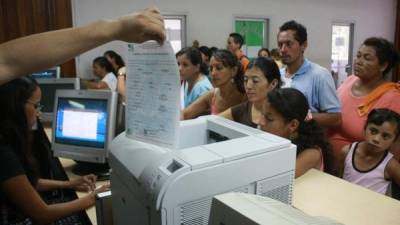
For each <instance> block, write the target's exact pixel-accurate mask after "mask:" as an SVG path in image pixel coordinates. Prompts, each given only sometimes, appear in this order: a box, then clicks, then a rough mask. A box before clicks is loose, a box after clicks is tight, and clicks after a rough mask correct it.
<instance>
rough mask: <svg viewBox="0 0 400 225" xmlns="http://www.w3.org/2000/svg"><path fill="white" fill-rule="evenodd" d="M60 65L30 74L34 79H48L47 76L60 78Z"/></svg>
mask: <svg viewBox="0 0 400 225" xmlns="http://www.w3.org/2000/svg"><path fill="white" fill-rule="evenodd" d="M60 73H61V72H60V67H59V66H56V67H53V68H50V69H47V70H42V71H37V72H34V73H32V74H31V76H32V77H33V78H35V79H48V78H56V79H58V78H60Z"/></svg>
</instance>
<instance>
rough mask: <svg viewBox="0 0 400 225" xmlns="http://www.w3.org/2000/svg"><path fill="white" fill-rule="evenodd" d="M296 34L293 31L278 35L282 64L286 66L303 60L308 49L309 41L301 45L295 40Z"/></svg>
mask: <svg viewBox="0 0 400 225" xmlns="http://www.w3.org/2000/svg"><path fill="white" fill-rule="evenodd" d="M295 32H296V31H293V30H285V31H282V32H280V33H279V34H278V48H279V51H280V53H281V56H282V62H283V63H284V64H286V65H291V64H293V63H295V62H297V61H298V60H301V58H302V56H303V54H304V51H305V49H306V48H307V41H306V42H304V43H303V44H300V43H299V42H298V41H297V40H296V39H295Z"/></svg>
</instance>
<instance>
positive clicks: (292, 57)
mask: <svg viewBox="0 0 400 225" xmlns="http://www.w3.org/2000/svg"><path fill="white" fill-rule="evenodd" d="M113 40H122V41H128V42H137V43H140V42H144V41H146V40H156V41H158V42H159V43H160V44H162V43H163V42H164V40H165V31H164V24H163V18H162V16H161V15H160V13H159V11H158V10H157V9H154V8H151V9H146V10H144V11H141V12H139V13H137V14H131V15H127V16H123V17H120V18H117V19H114V20H107V21H98V22H95V23H92V24H89V25H87V26H83V27H77V28H70V29H64V30H59V31H53V32H48V33H43V34H36V35H32V36H27V37H24V38H20V39H16V40H13V41H10V42H7V43H3V44H1V45H0V85H1V86H0V99H1V101H2V103H3V105H4V106H6V107H2V108H1V109H0V124H1V126H0V165H1V168H0V171H2V172H0V178H1V179H0V189H1V191H0V207H1V210H0V214H1V215H0V216H1V218H2V219H1V221H0V224H34V223H44V224H47V223H50V222H52V221H55V220H57V219H59V218H62V217H65V216H67V215H70V214H73V213H75V212H77V211H79V210H83V209H85V208H88V207H90V206H92V205H93V204H94V200H95V199H94V196H95V194H96V193H98V192H101V191H105V190H107V189H109V186H102V187H100V188H98V189H96V188H95V181H96V177H95V176H93V175H87V176H82V177H79V178H77V179H76V180H71V181H65V182H62V181H54V180H49V179H44V178H42V177H41V174H40V172H39V168H40V166H39V165H38V164H39V162H38V161H37V160H36V159H35V157H34V156H33V155H32V146H33V145H32V143H33V140H32V127H34V126H35V124H36V123H37V116H38V114H39V110H40V106H41V105H40V99H41V95H42V93H41V91H40V88H39V86H38V84H37V83H36V81H35V80H34V79H32V78H30V77H27V76H24V75H25V74H29V73H30V72H33V71H36V70H40V69H46V68H49V67H51V66H54V65H58V64H61V63H62V62H65V61H66V60H68V59H70V58H73V57H75V56H76V55H78V54H81V53H83V52H85V51H87V50H89V49H91V48H94V47H97V46H99V45H102V44H104V43H106V42H109V41H113ZM244 41H245V40H244V38H243V37H242V36H241V35H240V34H238V33H231V34H229V36H228V38H227V45H226V49H215V48H213V49H212V48H208V47H207V46H200V47H199V46H196V47H186V48H183V49H181V50H180V51H179V52H178V53H177V54H176V59H177V64H178V68H179V73H180V77H181V80H182V86H183V91H184V99H183V101H184V105H183V109H182V116H181V117H182V119H192V118H196V117H198V116H201V115H207V114H213V115H219V116H222V117H225V118H227V119H230V120H234V121H236V122H239V123H242V124H245V125H247V126H250V127H253V128H258V129H261V130H263V131H266V132H270V133H272V134H275V135H278V136H281V137H284V138H287V139H289V140H290V141H291V142H292V143H293V144H295V145H296V146H297V159H296V170H295V176H296V177H299V176H301V175H303V174H304V173H306V172H307V171H308V170H309V169H311V168H315V169H317V170H321V171H324V172H327V173H330V174H333V175H336V176H339V177H342V178H343V179H345V180H348V181H349V182H352V183H356V184H359V185H362V186H364V187H367V188H369V189H371V190H374V191H376V192H379V193H383V194H386V193H387V191H388V187H389V184H390V182H392V181H393V182H394V183H395V184H398V185H399V184H400V164H399V159H400V150H399V147H400V145H399V142H398V136H399V134H400V115H399V113H400V102H399V101H397V99H398V98H399V97H400V86H399V84H396V83H393V82H390V81H388V80H387V79H386V75H387V74H388V73H389V72H390V71H391V69H392V68H394V67H395V66H396V65H397V64H398V62H399V59H400V58H399V53H398V51H397V50H396V49H395V47H394V46H393V44H392V43H390V42H389V41H387V40H385V39H383V38H378V37H371V38H367V39H366V40H365V41H364V42H363V43H362V45H361V46H360V47H359V48H358V50H357V54H356V57H355V59H354V73H353V75H351V76H349V77H348V78H347V79H346V80H345V82H344V83H343V84H342V85H341V86H340V87H339V89H338V90H336V89H335V85H334V81H333V78H332V76H331V74H330V72H329V71H328V70H327V69H325V68H323V67H322V66H320V65H318V64H316V63H314V62H312V61H310V60H309V59H307V58H306V57H305V56H304V53H305V51H306V49H307V47H308V46H309V43H308V39H307V29H306V28H305V26H303V25H302V24H300V23H298V22H296V21H293V20H292V21H288V22H286V23H284V24H283V25H282V26H281V27H280V28H279V32H278V35H277V40H276V41H277V46H278V48H277V49H273V50H271V51H269V50H268V49H266V48H262V49H260V51H259V52H258V57H257V58H255V59H254V60H250V59H249V58H248V57H247V56H246V55H245V54H244V52H243V51H242V50H241V47H242V45H243V44H244ZM310 45H312V43H310ZM55 46H57V47H55ZM37 48H40V49H41V51H39V52H38V51H34V50H35V49H37ZM20 49H24V51H19V50H20ZM21 52H24V54H22V53H21ZM93 73H94V75H95V76H97V77H98V78H100V80H99V81H84V82H83V85H85V86H86V87H87V88H91V89H109V90H111V91H116V92H118V93H119V94H120V96H121V98H122V99H124V98H125V97H126V84H125V81H126V75H127V69H126V66H125V63H124V60H123V59H122V57H121V56H120V55H119V54H117V53H116V52H114V51H107V52H105V53H104V56H100V57H97V58H96V59H94V60H93ZM396 96H397V97H396ZM249 144H251V143H249ZM56 188H72V189H75V190H80V191H90V193H89V194H88V195H87V196H86V197H84V198H80V199H78V200H75V201H72V202H68V203H62V204H54V205H48V204H46V203H45V202H44V201H43V200H42V199H41V197H40V195H39V194H38V193H39V192H40V191H42V190H50V189H56Z"/></svg>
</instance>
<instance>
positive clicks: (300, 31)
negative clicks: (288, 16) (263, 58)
mask: <svg viewBox="0 0 400 225" xmlns="http://www.w3.org/2000/svg"><path fill="white" fill-rule="evenodd" d="M287 30H293V31H295V35H294V38H295V39H296V40H297V41H298V42H299V43H300V44H303V43H304V42H306V41H307V29H306V27H305V26H303V25H302V24H300V23H298V22H296V21H294V20H291V21H288V22H286V23H284V24H283V25H282V26H281V27H279V33H280V32H283V31H287Z"/></svg>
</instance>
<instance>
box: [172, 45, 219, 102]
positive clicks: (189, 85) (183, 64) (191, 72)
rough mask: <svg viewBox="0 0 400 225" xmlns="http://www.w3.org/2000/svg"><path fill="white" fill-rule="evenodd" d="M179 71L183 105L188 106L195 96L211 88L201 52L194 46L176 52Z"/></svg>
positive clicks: (197, 96)
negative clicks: (182, 89) (182, 88)
mask: <svg viewBox="0 0 400 225" xmlns="http://www.w3.org/2000/svg"><path fill="white" fill-rule="evenodd" d="M176 59H177V61H178V67H179V73H180V75H181V79H182V80H183V81H184V82H183V85H184V98H183V100H184V107H185V108H186V107H188V106H189V105H190V104H192V103H193V102H194V101H195V100H196V99H197V98H199V97H200V96H202V95H203V94H205V93H207V91H209V90H211V89H212V85H211V83H210V81H209V80H208V78H207V77H206V76H205V74H207V73H208V71H207V66H206V65H205V64H204V63H203V60H202V57H201V53H200V51H199V50H197V49H196V48H192V47H190V48H183V49H182V50H180V51H179V52H178V53H176Z"/></svg>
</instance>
